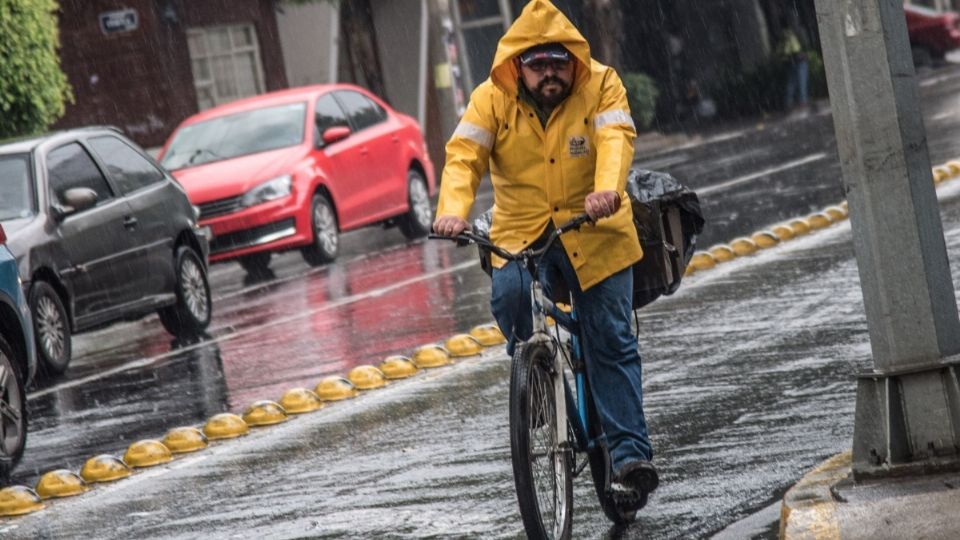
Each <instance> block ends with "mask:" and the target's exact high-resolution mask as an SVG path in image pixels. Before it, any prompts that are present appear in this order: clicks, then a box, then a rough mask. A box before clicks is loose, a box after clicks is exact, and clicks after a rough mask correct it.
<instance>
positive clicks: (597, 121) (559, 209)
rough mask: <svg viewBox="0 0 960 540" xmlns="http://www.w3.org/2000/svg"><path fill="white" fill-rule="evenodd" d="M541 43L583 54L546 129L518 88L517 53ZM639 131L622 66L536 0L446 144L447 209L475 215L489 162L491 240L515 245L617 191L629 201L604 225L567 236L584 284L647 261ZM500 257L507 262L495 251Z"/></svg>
mask: <svg viewBox="0 0 960 540" xmlns="http://www.w3.org/2000/svg"><path fill="white" fill-rule="evenodd" d="M542 43H561V44H563V45H564V46H565V47H566V48H567V49H568V50H569V51H570V52H571V53H572V54H573V56H574V57H575V58H576V63H577V66H576V75H575V80H574V83H573V88H572V90H571V94H570V96H569V97H567V99H566V100H564V101H563V103H561V104H560V105H559V106H557V107H556V109H554V111H553V113H552V115H551V116H550V119H549V120H548V122H547V126H546V129H544V128H543V127H542V125H541V123H540V120H539V119H538V118H537V116H536V114H535V112H534V110H533V108H532V107H531V105H530V104H528V103H527V102H525V101H523V100H521V98H520V97H519V95H518V84H521V83H520V82H519V72H518V69H517V66H516V64H515V62H514V59H515V58H516V57H517V56H518V55H519V54H520V53H521V52H523V51H525V50H526V49H528V48H530V47H532V46H534V45H539V44H542ZM635 137H636V129H635V128H634V124H633V121H632V120H631V117H630V110H629V106H628V105H627V96H626V90H625V89H624V87H623V83H622V82H621V81H620V77H619V76H618V75H617V73H616V72H615V71H614V70H613V69H612V68H609V67H607V66H604V65H602V64H600V63H599V62H596V61H594V60H592V59H591V58H590V46H589V45H588V44H587V41H586V40H585V39H584V38H583V36H582V35H581V34H580V32H578V31H577V29H576V28H574V26H573V24H571V23H570V21H569V20H568V19H567V18H566V17H565V16H564V15H563V13H561V12H560V11H559V10H558V9H557V8H556V7H555V6H554V5H553V4H551V3H550V2H549V1H547V0H533V1H532V2H530V3H529V4H527V6H526V8H524V10H523V13H521V14H520V17H519V18H518V19H517V20H516V21H515V22H514V24H513V26H511V27H510V29H509V30H508V31H507V33H506V35H504V36H503V38H502V39H501V40H500V44H499V46H498V47H497V54H496V57H495V58H494V62H493V68H492V69H491V71H490V78H489V79H487V80H486V81H485V82H484V83H483V84H481V85H480V86H479V87H478V88H477V89H476V90H475V91H474V92H473V95H472V96H471V97H470V105H469V106H468V107H467V111H466V113H465V114H464V116H463V119H462V120H461V122H460V125H459V126H458V127H457V130H456V132H455V133H454V134H453V137H452V138H451V139H450V142H449V143H447V161H446V166H445V167H444V169H443V177H442V181H441V185H440V202H439V205H438V208H437V215H438V216H445V215H448V216H458V217H460V218H463V219H467V216H468V215H469V213H470V208H471V207H472V205H473V201H474V197H475V196H476V191H477V187H478V186H479V184H480V179H481V178H482V177H483V175H484V173H485V172H486V171H487V169H488V167H489V171H490V177H491V179H492V181H493V191H494V207H493V225H492V228H491V231H490V237H491V240H492V241H493V242H494V243H495V244H497V245H498V246H500V247H502V248H504V249H506V250H507V251H511V252H517V251H520V250H522V249H524V248H525V247H528V246H529V245H531V244H532V243H533V242H534V241H536V239H537V238H538V237H539V236H540V235H541V234H542V233H543V232H544V230H545V229H546V228H547V224H548V222H550V221H551V220H552V222H553V224H554V226H559V225H561V224H563V223H564V222H566V221H568V220H570V219H571V218H573V217H575V216H576V215H579V214H582V213H583V212H584V199H585V198H586V196H587V195H588V194H590V193H591V192H595V191H616V192H618V193H620V198H621V202H622V204H621V205H620V210H619V211H617V213H616V214H614V215H613V216H611V217H609V218H607V219H603V220H600V222H599V223H597V225H596V226H595V227H591V226H589V225H587V226H584V227H583V228H582V229H581V230H580V231H579V232H570V233H567V234H565V235H564V236H562V237H561V241H562V242H563V247H564V249H565V250H566V252H567V257H568V258H569V259H570V262H571V263H572V264H573V267H574V268H575V269H576V271H577V277H578V278H579V280H580V286H581V288H582V289H583V290H586V289H588V288H590V287H591V286H593V285H595V284H597V283H598V282H600V281H602V280H604V279H605V278H607V277H609V276H611V275H613V274H615V273H617V272H619V271H620V270H623V269H624V268H627V267H628V266H630V265H632V264H633V263H635V262H637V261H638V260H640V258H641V257H642V255H643V254H642V251H641V249H640V243H639V241H638V240H637V232H636V229H635V228H634V226H633V222H632V216H633V214H632V211H631V208H630V204H629V200H628V199H627V197H626V195H625V192H624V189H625V186H626V177H627V171H628V169H629V167H630V164H631V162H632V161H633V140H634V138H635ZM493 264H494V266H496V267H498V268H499V267H502V266H503V264H504V261H503V260H502V259H499V258H498V257H494V260H493Z"/></svg>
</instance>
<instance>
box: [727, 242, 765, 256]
mask: <svg viewBox="0 0 960 540" xmlns="http://www.w3.org/2000/svg"><path fill="white" fill-rule="evenodd" d="M730 248H731V249H733V252H734V253H736V254H737V256H738V257H744V256H747V255H753V254H754V253H756V252H757V250H758V249H760V248H758V247H757V243H756V242H754V241H753V240H751V239H749V238H736V239H734V240H733V241H732V242H730Z"/></svg>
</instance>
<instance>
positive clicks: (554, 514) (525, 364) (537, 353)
mask: <svg viewBox="0 0 960 540" xmlns="http://www.w3.org/2000/svg"><path fill="white" fill-rule="evenodd" d="M552 364H553V356H552V355H551V353H550V350H549V349H548V348H547V347H546V346H545V345H541V344H532V345H527V344H520V345H518V346H517V350H516V352H515V353H514V355H513V368H512V373H511V376H510V451H511V456H512V458H513V479H514V482H515V483H516V487H517V501H518V502H519V503H520V516H521V517H522V518H523V527H524V529H525V530H526V533H527V536H528V537H529V538H536V539H539V538H551V539H554V540H565V539H568V538H570V527H571V524H572V517H573V459H572V456H571V451H570V449H569V448H567V449H560V448H558V446H557V440H556V439H557V437H556V434H557V408H556V399H555V395H554V390H553V374H552V373H551V371H552V367H551V366H552Z"/></svg>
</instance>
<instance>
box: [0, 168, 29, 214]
mask: <svg viewBox="0 0 960 540" xmlns="http://www.w3.org/2000/svg"><path fill="white" fill-rule="evenodd" d="M31 215H33V187H32V186H31V180H30V159H29V158H28V156H27V155H26V154H14V155H7V156H0V221H6V220H8V219H17V218H24V217H29V216H31Z"/></svg>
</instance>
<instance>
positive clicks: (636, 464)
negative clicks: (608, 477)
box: [617, 459, 660, 494]
mask: <svg viewBox="0 0 960 540" xmlns="http://www.w3.org/2000/svg"><path fill="white" fill-rule="evenodd" d="M617 482H618V483H620V484H622V485H623V486H625V487H627V488H630V489H634V490H636V491H639V492H641V493H643V494H647V493H650V492H652V491H653V490H655V489H657V486H659V485H660V477H659V476H658V475H657V468H656V467H654V466H653V463H650V462H649V461H647V460H645V459H638V460H636V461H630V462H628V463H627V464H626V465H624V466H623V467H622V468H621V469H620V473H619V474H618V475H617Z"/></svg>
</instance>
